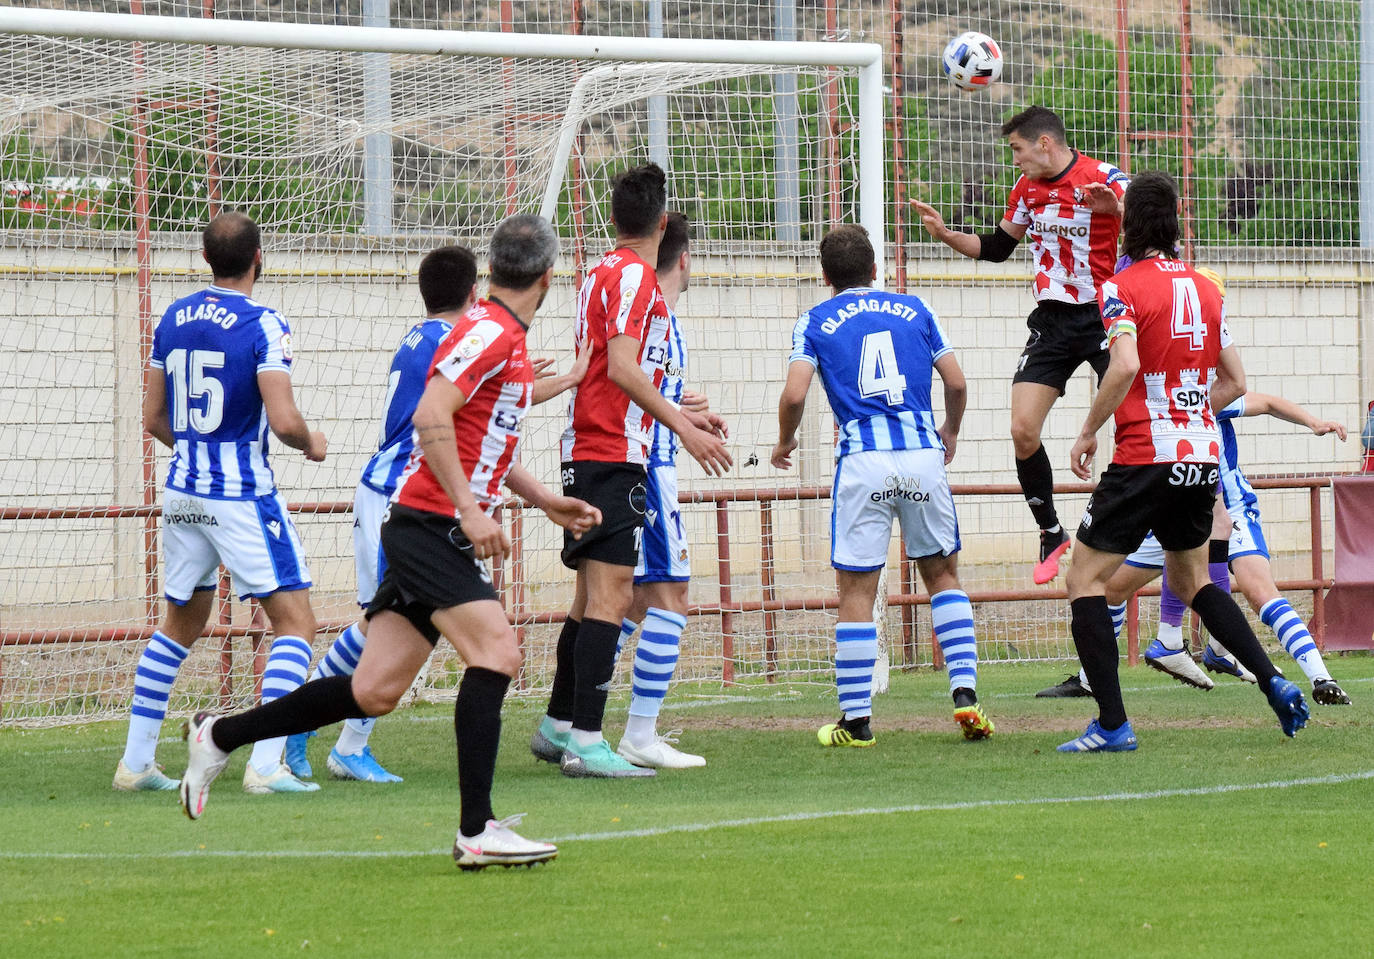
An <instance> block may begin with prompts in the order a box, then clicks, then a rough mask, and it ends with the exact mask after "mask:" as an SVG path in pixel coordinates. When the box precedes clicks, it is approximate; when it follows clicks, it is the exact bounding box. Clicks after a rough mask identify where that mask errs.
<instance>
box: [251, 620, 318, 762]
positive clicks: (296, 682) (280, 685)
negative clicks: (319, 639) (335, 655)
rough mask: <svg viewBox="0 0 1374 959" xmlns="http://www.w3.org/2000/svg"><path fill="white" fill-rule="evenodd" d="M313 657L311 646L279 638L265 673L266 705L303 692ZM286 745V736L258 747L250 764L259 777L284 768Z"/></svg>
mask: <svg viewBox="0 0 1374 959" xmlns="http://www.w3.org/2000/svg"><path fill="white" fill-rule="evenodd" d="M310 655H311V651H310V644H309V643H307V642H306V641H305V640H304V639H302V638H301V637H299V636H278V637H277V638H276V639H275V640H274V641H273V642H272V649H271V651H270V652H269V653H268V654H267V665H266V667H265V668H264V669H263V671H262V702H264V703H270V702H272V701H273V700H277V699H281V698H282V697H283V696H285V695H286V694H287V693H290V692H294V691H295V690H297V689H299V688H300V687H301V686H302V685H303V684H304V683H305V677H306V673H308V672H309V670H310ZM285 744H286V737H285V736H276V737H274V738H272V739H264V740H263V741H262V742H259V743H256V744H254V746H253V755H252V756H251V757H249V760H248V761H249V762H250V763H252V764H253V768H254V769H256V770H257V771H258V772H259V773H261V774H262V775H264V776H266V775H269V774H270V773H271V772H272V770H274V769H276V768H277V766H278V765H280V763H281V753H282V746H284V745H285Z"/></svg>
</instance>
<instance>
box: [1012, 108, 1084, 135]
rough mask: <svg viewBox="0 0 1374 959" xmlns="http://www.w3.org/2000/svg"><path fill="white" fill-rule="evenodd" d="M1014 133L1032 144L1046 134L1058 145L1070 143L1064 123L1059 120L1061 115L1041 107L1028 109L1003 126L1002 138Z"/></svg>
mask: <svg viewBox="0 0 1374 959" xmlns="http://www.w3.org/2000/svg"><path fill="white" fill-rule="evenodd" d="M1013 133H1016V134H1019V135H1020V137H1021V139H1023V140H1030V141H1032V142H1034V141H1036V140H1038V139H1040V138H1041V137H1042V136H1045V135H1046V134H1049V138H1050V139H1051V140H1053V141H1055V142H1056V143H1064V144H1067V143H1068V142H1069V141H1068V134H1066V133H1065V132H1064V121H1063V120H1061V119H1059V114H1057V113H1055V112H1054V111H1053V110H1051V109H1048V108H1047V107H1041V106H1031V107H1026V109H1024V110H1022V111H1021V112H1020V113H1018V114H1016V116H1014V117H1012V118H1011V119H1010V120H1008V121H1007V122H1006V123H1004V124H1002V136H1004V137H1006V136H1011V135H1012V134H1013Z"/></svg>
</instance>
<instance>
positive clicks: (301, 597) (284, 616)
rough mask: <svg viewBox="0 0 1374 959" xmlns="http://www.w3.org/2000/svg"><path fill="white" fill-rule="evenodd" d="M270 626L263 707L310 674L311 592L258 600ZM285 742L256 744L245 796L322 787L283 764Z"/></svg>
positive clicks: (245, 771) (280, 739)
mask: <svg viewBox="0 0 1374 959" xmlns="http://www.w3.org/2000/svg"><path fill="white" fill-rule="evenodd" d="M260 602H261V603H262V609H263V612H265V613H266V614H267V619H268V621H269V622H271V624H272V634H273V636H274V637H275V638H274V639H273V640H272V647H271V649H270V650H269V652H268V654H267V665H266V666H265V667H264V668H263V671H262V702H263V703H270V702H272V701H273V700H276V699H280V698H281V697H283V696H285V695H287V694H288V693H290V692H293V691H294V690H296V689H299V688H300V687H301V685H302V684H303V683H304V682H305V680H306V676H307V675H308V673H309V670H310V657H311V655H312V650H311V648H310V643H311V640H313V639H314V637H315V613H314V611H313V610H312V609H311V608H310V590H309V589H283V590H278V591H277V592H275V593H272V594H271V595H270V596H264V597H262V599H261V600H260ZM285 746H286V737H284V736H281V737H273V738H271V739H265V740H262V741H261V742H257V743H255V744H254V746H253V754H252V755H251V756H250V757H249V758H248V763H247V765H245V766H244V769H243V791H244V792H246V793H252V794H254V795H259V796H262V795H267V794H268V793H295V792H315V791H317V790H318V789H319V788H320V786H319V784H318V783H311V782H302V781H301V780H300V779H298V778H297V777H296V776H295V775H293V774H292V772H291V770H290V769H288V768H287V767H286V764H285V763H284V762H282V753H283V749H284V747H285Z"/></svg>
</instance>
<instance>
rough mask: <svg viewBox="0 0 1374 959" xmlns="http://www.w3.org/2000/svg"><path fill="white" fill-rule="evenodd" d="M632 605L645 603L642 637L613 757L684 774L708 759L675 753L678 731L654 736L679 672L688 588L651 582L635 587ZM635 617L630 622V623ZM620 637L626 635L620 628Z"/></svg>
mask: <svg viewBox="0 0 1374 959" xmlns="http://www.w3.org/2000/svg"><path fill="white" fill-rule="evenodd" d="M635 596H636V606H638V604H639V603H640V602H644V603H646V604H647V609H645V611H644V614H643V620H644V632H643V633H642V634H641V635H640V637H639V643H638V644H637V645H636V646H635V658H634V673H633V677H632V679H631V689H630V711H629V714H628V716H626V719H625V735H624V736H623V737H622V738H621V740H620V745H619V746H618V747H617V748H616V752H618V753H620V755H622V756H624V757H625V758H626V759H628V760H629V761H630V762H632V763H634V764H635V765H636V766H652V767H654V768H657V769H688V768H691V767H694V766H705V765H706V760H705V759H704V758H702V757H701V756H696V755H693V754H692V753H685V752H682V751H681V750H680V749H677V748H676V746H675V743H676V742H677V732H676V731H673V732H669V733H667V734H666V735H659V733H658V714H659V710H661V709H662V708H663V700H664V698H665V697H666V696H667V695H668V687H669V685H670V684H671V683H672V680H673V672H674V670H676V669H677V661H678V653H679V647H680V646H681V643H682V631H683V630H684V629H685V628H686V626H687V584H686V583H685V582H650V583H643V584H640V585H637V586H635ZM633 618H635V617H633V616H632V617H631V619H633ZM621 636H622V637H623V636H624V629H623V625H622V631H621Z"/></svg>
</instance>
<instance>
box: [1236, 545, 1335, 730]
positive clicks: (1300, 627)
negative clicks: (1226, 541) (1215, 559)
mask: <svg viewBox="0 0 1374 959" xmlns="http://www.w3.org/2000/svg"><path fill="white" fill-rule="evenodd" d="M1232 565H1233V567H1234V569H1235V573H1236V584H1237V585H1238V586H1239V587H1240V589H1241V592H1243V593H1244V594H1245V598H1246V599H1248V600H1249V601H1250V607H1251V608H1252V609H1253V610H1254V611H1255V612H1257V613H1258V614H1259V617H1260V621H1261V622H1263V623H1264V625H1266V626H1268V627H1269V628H1270V629H1271V630H1273V632H1274V635H1275V636H1276V637H1278V640H1279V642H1280V643H1281V644H1282V645H1283V648H1284V649H1285V650H1287V652H1288V655H1289V656H1292V657H1293V659H1295V660H1296V661H1297V663H1298V665H1299V666H1300V667H1302V671H1303V673H1304V674H1306V676H1307V679H1308V681H1309V682H1311V683H1312V698H1313V699H1314V700H1316V701H1317V702H1318V703H1321V704H1322V705H1323V706H1348V705H1349V704H1350V697H1349V696H1347V695H1346V693H1345V690H1343V689H1341V687H1340V686H1339V685H1338V684H1337V683H1336V681H1335V680H1334V679H1332V678H1331V674H1330V673H1329V672H1328V671H1327V669H1326V663H1325V661H1323V659H1322V654H1321V652H1320V651H1318V649H1317V644H1316V641H1315V640H1313V639H1312V634H1311V633H1310V632H1308V630H1307V624H1306V623H1304V622H1303V621H1302V617H1301V616H1299V615H1298V614H1297V612H1295V611H1294V609H1293V607H1292V606H1291V605H1290V604H1289V602H1288V600H1286V599H1284V598H1283V597H1282V596H1280V595H1279V590H1278V587H1277V586H1275V585H1274V573H1273V571H1272V569H1271V568H1270V566H1269V560H1267V559H1266V558H1265V557H1264V556H1262V555H1260V554H1258V553H1251V554H1250V555H1248V556H1237V557H1236V559H1235V561H1234V563H1233V564H1232Z"/></svg>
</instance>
